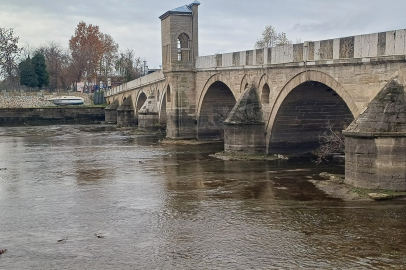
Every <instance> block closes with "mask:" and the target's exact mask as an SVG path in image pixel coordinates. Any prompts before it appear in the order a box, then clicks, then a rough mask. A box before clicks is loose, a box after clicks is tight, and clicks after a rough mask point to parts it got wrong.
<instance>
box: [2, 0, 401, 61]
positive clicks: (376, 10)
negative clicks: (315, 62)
mask: <svg viewBox="0 0 406 270" xmlns="http://www.w3.org/2000/svg"><path fill="white" fill-rule="evenodd" d="M190 2H193V0H189V1H184V0H171V1H164V0H149V1H142V0H59V1H49V0H36V1H32V0H13V1H2V2H0V26H1V27H5V28H11V27H12V28H15V33H16V34H17V35H18V36H20V41H21V43H22V44H24V43H28V44H30V45H31V46H39V45H41V44H45V43H46V42H47V41H56V42H59V43H60V44H61V45H62V46H64V47H68V41H69V39H70V37H71V36H72V35H73V34H74V31H75V28H76V26H77V24H78V23H79V21H82V20H83V21H85V22H86V23H88V24H94V25H98V26H100V31H102V32H103V33H107V34H110V35H111V36H112V37H113V38H114V40H115V41H116V42H117V43H118V44H119V46H120V48H121V49H123V50H124V49H126V48H132V49H133V50H134V51H135V53H136V54H137V55H140V56H142V57H145V58H146V59H147V60H148V62H149V65H150V66H158V65H160V64H161V30H160V26H161V22H160V20H159V19H158V17H159V16H160V15H162V14H163V13H165V12H166V11H168V10H170V9H173V8H176V7H179V6H182V5H185V4H188V3H190ZM200 2H201V3H202V4H201V6H200V7H199V42H200V44H199V45H200V54H201V55H209V54H215V53H225V52H232V51H241V50H248V49H252V48H253V47H254V44H255V41H256V40H257V39H258V38H260V37H261V33H262V31H263V29H264V28H265V26H266V25H269V24H271V25H273V26H274V27H275V28H276V30H277V31H278V32H285V33H286V34H287V36H288V38H289V39H291V40H295V39H296V38H301V40H302V41H304V40H321V39H329V38H337V37H342V36H350V35H355V34H364V33H371V32H380V31H386V30H395V29H401V28H404V27H405V25H406V16H404V15H403V13H404V10H405V9H406V1H398V0H386V1H381V0H368V1H364V0H340V1H336V0H312V1H306V0H284V1H278V0H267V1H264V0H250V1H242V0H221V1H219V0H200Z"/></svg>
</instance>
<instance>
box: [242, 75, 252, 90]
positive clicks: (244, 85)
mask: <svg viewBox="0 0 406 270" xmlns="http://www.w3.org/2000/svg"><path fill="white" fill-rule="evenodd" d="M251 83H252V81H251V80H250V78H249V76H248V75H247V74H245V75H244V77H242V80H241V86H240V94H242V93H244V91H245V89H247V87H248V85H250V84H251Z"/></svg>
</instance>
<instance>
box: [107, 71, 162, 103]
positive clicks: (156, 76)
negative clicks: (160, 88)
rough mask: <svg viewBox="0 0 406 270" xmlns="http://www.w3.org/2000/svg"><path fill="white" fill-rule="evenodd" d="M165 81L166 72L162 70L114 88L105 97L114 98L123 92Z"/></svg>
mask: <svg viewBox="0 0 406 270" xmlns="http://www.w3.org/2000/svg"><path fill="white" fill-rule="evenodd" d="M162 80H165V76H164V72H163V71H162V70H158V71H155V72H154V73H151V74H148V75H146V76H143V77H140V78H138V79H136V80H133V81H130V82H127V83H124V84H122V85H120V86H116V87H113V88H111V89H109V90H107V91H106V92H105V94H104V96H105V97H109V96H113V95H116V94H118V93H121V92H126V91H129V90H133V89H136V88H139V87H142V86H145V85H148V84H153V83H156V82H159V81H162Z"/></svg>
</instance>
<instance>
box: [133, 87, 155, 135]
mask: <svg viewBox="0 0 406 270" xmlns="http://www.w3.org/2000/svg"><path fill="white" fill-rule="evenodd" d="M138 128H139V129H141V130H146V131H157V130H158V129H159V112H158V103H157V100H156V98H155V96H154V95H151V96H149V97H148V98H147V100H146V101H145V103H144V105H143V106H142V107H141V109H140V110H139V111H138Z"/></svg>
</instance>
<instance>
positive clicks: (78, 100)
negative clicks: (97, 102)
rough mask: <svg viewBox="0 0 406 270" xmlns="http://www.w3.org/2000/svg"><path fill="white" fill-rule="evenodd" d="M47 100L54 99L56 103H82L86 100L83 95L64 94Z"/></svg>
mask: <svg viewBox="0 0 406 270" xmlns="http://www.w3.org/2000/svg"><path fill="white" fill-rule="evenodd" d="M47 101H52V102H53V103H54V104H55V105H82V104H83V103H85V100H84V99H83V98H81V97H75V96H62V97H55V98H50V99H47Z"/></svg>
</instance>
